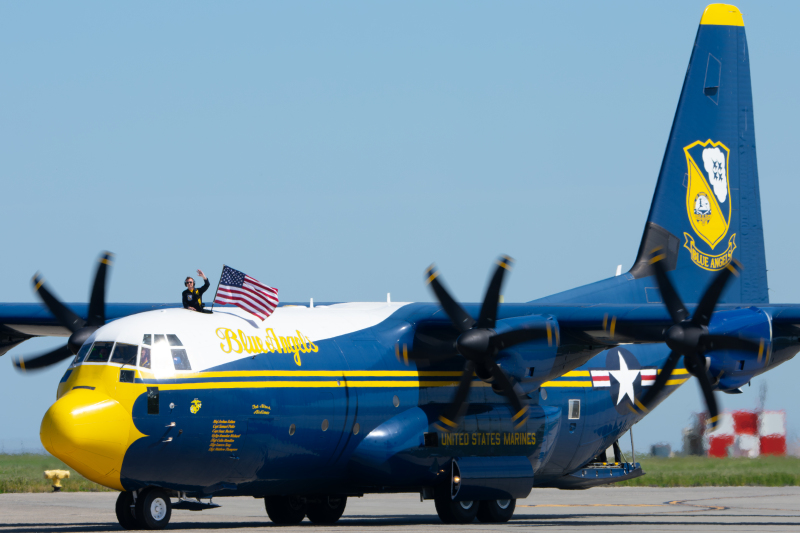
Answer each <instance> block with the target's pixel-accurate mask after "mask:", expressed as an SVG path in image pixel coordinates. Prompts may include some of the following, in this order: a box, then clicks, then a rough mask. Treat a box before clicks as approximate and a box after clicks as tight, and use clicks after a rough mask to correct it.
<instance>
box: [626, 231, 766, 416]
mask: <svg viewBox="0 0 800 533" xmlns="http://www.w3.org/2000/svg"><path fill="white" fill-rule="evenodd" d="M665 257H666V254H665V253H664V252H663V249H662V248H660V247H659V248H656V249H654V250H653V251H652V252H651V259H650V264H651V265H652V266H653V270H654V272H655V276H656V281H657V282H658V288H659V290H660V291H661V298H662V300H663V301H664V305H665V306H666V308H667V311H669V314H670V316H671V317H672V322H673V324H672V326H671V327H670V328H669V329H668V330H667V331H666V334H665V342H666V344H667V346H669V348H670V349H671V350H672V351H671V352H670V354H669V357H667V361H666V362H665V363H664V367H663V368H662V369H661V370H660V371H659V374H658V376H657V377H656V381H655V383H654V384H653V385H652V386H651V387H650V390H648V391H647V394H645V395H644V397H643V398H642V400H641V402H637V405H638V406H639V407H640V408H643V409H644V410H645V411H648V410H649V408H650V407H651V406H652V404H653V402H654V401H655V399H656V398H657V397H658V395H659V393H660V392H661V391H662V390H663V389H664V387H665V386H666V385H667V382H668V381H669V379H670V377H671V375H672V371H673V370H675V367H676V366H677V365H678V361H679V360H680V358H681V357H683V364H684V366H685V367H686V370H688V371H689V373H690V374H692V375H693V376H695V377H696V378H697V380H698V382H699V383H700V388H701V389H702V391H703V397H704V398H705V402H706V407H707V408H708V413H709V420H708V423H709V426H710V430H711V431H713V430H714V429H715V428H716V426H717V422H718V416H719V410H718V407H717V401H716V399H715V397H714V390H713V385H712V383H711V378H710V376H709V373H708V369H707V366H706V357H705V354H706V352H710V351H712V350H742V351H748V352H759V351H760V350H763V348H764V345H763V342H762V343H761V344H759V343H756V342H753V341H750V340H747V339H740V338H737V337H730V336H726V335H712V334H710V333H709V332H708V324H709V322H710V321H711V315H712V314H713V313H714V308H715V307H716V306H717V301H718V300H719V297H720V295H721V294H722V291H723V290H724V289H725V286H726V284H727V283H728V281H729V280H730V278H731V276H732V275H733V276H737V277H738V276H739V274H740V272H741V270H742V265H741V263H739V262H738V261H737V260H735V259H734V260H733V261H732V262H730V263H728V265H727V266H726V267H725V268H723V269H722V270H720V272H719V274H717V276H716V277H715V278H714V279H713V280H712V281H711V284H710V285H709V286H708V288H707V289H706V292H705V293H704V294H703V296H702V298H701V299H700V303H699V304H698V305H697V308H696V309H695V311H694V315H693V316H692V317H691V318H689V313H688V311H687V310H686V306H685V305H684V304H683V301H682V300H681V298H680V296H678V292H677V291H676V290H675V287H674V286H673V285H672V282H671V281H670V280H669V277H667V272H666V269H665V268H664V263H663V262H662V260H663V259H664V258H665Z"/></svg>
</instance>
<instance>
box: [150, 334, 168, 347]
mask: <svg viewBox="0 0 800 533" xmlns="http://www.w3.org/2000/svg"><path fill="white" fill-rule="evenodd" d="M153 337H154V338H153V340H154V341H155V342H154V344H155V345H156V346H161V345H162V344H164V343H166V342H167V337H166V336H165V335H153Z"/></svg>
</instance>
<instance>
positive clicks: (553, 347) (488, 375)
mask: <svg viewBox="0 0 800 533" xmlns="http://www.w3.org/2000/svg"><path fill="white" fill-rule="evenodd" d="M110 260H111V256H110V255H109V254H104V255H103V256H102V258H101V261H100V265H99V267H98V270H97V275H96V277H95V282H94V288H93V290H92V294H91V298H90V303H89V305H88V306H85V305H77V304H75V305H73V304H70V305H68V306H67V305H64V304H62V303H60V302H59V300H57V299H56V298H55V297H54V296H53V295H52V293H51V292H50V291H49V289H48V288H47V287H46V285H45V284H44V281H43V279H42V278H41V277H39V276H37V277H35V278H34V285H35V289H36V291H37V294H38V295H39V296H40V297H41V299H42V301H43V302H44V306H39V305H33V304H31V305H25V304H7V305H4V306H2V307H0V324H1V326H0V327H1V328H2V330H1V332H2V345H3V347H2V350H3V352H2V353H5V351H8V350H9V349H10V348H11V347H13V346H16V345H17V344H19V343H21V342H23V341H25V340H26V339H28V338H30V337H32V336H41V335H62V336H66V335H70V337H69V342H68V343H67V345H65V346H64V347H62V348H59V349H57V350H55V351H53V352H51V353H48V354H45V355H41V356H37V357H24V358H19V359H18V360H17V361H16V364H17V366H18V367H19V368H20V369H24V370H32V369H35V368H41V367H44V366H48V365H51V364H54V363H57V362H59V361H61V360H64V359H67V358H71V357H74V359H73V361H72V364H71V365H70V366H69V369H68V370H67V371H66V373H65V374H64V377H63V378H62V379H61V382H60V384H59V386H58V395H57V401H56V402H55V403H54V404H53V405H52V407H50V409H49V410H48V411H47V413H46V414H45V416H44V420H43V421H42V425H41V440H42V443H43V445H44V446H45V448H46V449H47V450H48V451H49V452H50V453H52V454H53V455H55V456H56V457H58V458H60V459H62V460H63V461H64V462H65V463H67V464H68V465H69V466H70V467H72V468H74V469H75V470H76V471H78V472H80V473H81V474H82V475H84V476H86V477H87V478H89V479H91V480H93V481H96V482H97V483H100V484H102V485H105V486H106V487H111V488H114V489H117V490H119V491H120V494H119V497H118V500H117V507H116V511H117V516H118V518H119V522H120V524H121V525H122V526H123V527H124V528H127V529H160V528H163V527H164V526H165V525H166V524H167V523H168V522H169V520H170V516H171V511H172V509H194V510H202V509H210V508H212V507H217V506H218V505H216V504H214V503H212V497H217V496H220V497H221V496H240V495H248V496H253V497H258V498H263V499H264V502H265V506H266V511H267V513H268V515H269V517H270V519H271V520H272V521H273V522H275V523H276V524H295V523H298V522H300V521H302V520H303V519H304V518H305V517H308V518H309V519H310V520H311V522H313V523H316V524H330V523H334V522H336V521H337V520H338V519H339V518H340V517H341V516H342V513H343V512H344V508H345V504H346V502H347V498H348V497H356V496H361V495H363V494H367V493H404V492H415V493H416V492H418V493H420V495H421V497H422V498H424V499H433V500H434V503H435V507H436V510H437V512H438V514H439V516H440V517H441V519H442V520H443V521H444V522H447V523H467V522H471V521H473V520H474V519H475V518H476V517H477V518H478V519H479V520H481V521H484V522H503V521H507V520H509V518H511V516H512V514H513V512H514V507H515V502H516V499H517V498H524V497H526V496H528V494H529V493H530V491H531V490H532V488H534V487H560V488H587V487H591V486H594V485H599V484H604V483H613V482H616V481H619V480H623V479H629V478H632V477H635V476H639V475H641V474H642V471H641V468H640V467H639V465H637V464H635V463H628V462H625V461H623V459H622V458H621V457H620V455H621V454H620V452H619V446H618V444H617V441H618V440H619V438H620V437H621V436H622V435H623V434H624V433H625V432H627V431H628V430H629V429H630V428H631V426H633V425H634V424H635V423H636V422H638V421H639V420H641V419H642V417H644V416H646V415H647V414H648V412H649V411H650V410H652V409H653V408H654V407H655V406H656V405H658V403H660V402H661V401H662V400H663V399H664V398H665V397H666V396H667V395H669V394H671V393H672V392H674V391H675V390H676V389H677V387H678V386H679V385H681V384H683V383H684V382H686V381H687V380H689V379H690V378H691V377H692V376H694V377H696V378H697V380H698V382H699V383H700V386H701V387H702V390H703V393H704V396H705V400H706V404H707V407H708V409H709V424H710V426H711V428H710V429H713V427H714V425H715V423H716V418H717V412H718V409H717V403H716V399H715V391H722V392H737V391H738V390H739V389H740V387H742V386H743V385H745V384H746V383H748V382H749V381H750V380H751V379H752V378H753V376H756V375H759V374H761V373H763V372H765V371H767V370H769V369H771V368H774V367H776V366H778V365H780V364H781V363H783V362H785V361H787V360H788V359H791V358H792V357H793V356H794V355H795V354H796V353H797V352H798V351H799V350H800V341H799V340H798V336H800V305H774V304H770V303H769V298H768V293H767V275H766V266H765V253H764V238H763V231H762V223H761V207H760V200H759V187H758V172H757V166H756V147H755V132H754V128H753V103H752V97H751V88H750V66H749V54H748V49H747V43H746V40H745V31H744V24H743V21H742V16H741V14H740V12H739V11H738V9H736V8H735V7H733V6H729V5H723V4H714V5H711V6H709V7H708V8H707V9H706V10H705V12H704V13H703V16H702V19H701V21H700V28H699V30H698V32H697V37H696V40H695V43H694V47H693V48H692V55H691V60H690V63H689V68H688V70H687V72H686V78H685V81H684V85H683V90H682V93H681V97H680V101H679V103H678V109H677V111H676V114H675V120H674V124H673V127H672V132H671V134H670V137H669V143H668V145H667V149H666V152H665V155H664V160H663V163H662V166H661V171H660V174H659V177H658V182H657V185H656V190H655V195H654V197H653V203H652V206H651V208H650V213H649V216H648V218H647V223H646V226H645V229H644V234H643V236H642V240H641V243H640V245H639V253H638V256H637V259H636V262H635V264H634V265H633V267H632V268H631V269H630V270H629V271H628V272H627V273H624V274H622V275H619V276H616V277H613V278H610V279H606V280H602V281H599V282H597V283H593V284H590V285H586V286H583V287H579V288H576V289H573V290H569V291H566V292H562V293H559V294H555V295H553V296H549V297H547V298H542V299H540V300H535V301H532V302H528V303H524V304H503V303H500V300H501V298H500V294H501V286H502V282H503V279H504V275H505V273H506V272H507V271H508V270H509V269H510V268H511V265H512V260H511V258H509V257H506V256H502V257H501V258H500V259H499V260H498V262H497V265H496V268H495V270H494V273H493V275H492V277H491V280H490V283H489V286H488V289H487V291H486V296H485V298H484V300H483V302H482V303H480V304H466V305H461V304H459V303H458V302H457V301H456V299H454V298H453V297H452V296H451V295H450V293H449V292H448V291H447V290H446V288H445V286H444V285H443V284H442V277H441V276H440V275H439V271H438V270H437V269H436V268H435V267H431V268H429V269H428V270H427V271H426V272H425V280H426V281H427V283H428V284H429V285H430V287H431V288H432V289H433V292H434V294H435V295H436V298H437V300H438V303H437V304H430V303H388V302H387V303H343V304H330V305H318V306H316V307H314V306H305V305H302V306H296V305H283V306H281V307H279V308H278V309H277V310H276V311H275V313H274V314H273V315H272V316H270V317H269V318H268V319H267V320H265V321H263V322H262V321H260V320H256V319H255V318H254V317H253V316H251V315H249V314H247V313H246V312H244V311H242V310H240V309H238V308H234V307H222V308H216V309H214V312H213V314H200V313H195V312H191V311H187V310H184V309H176V308H173V306H170V305H150V304H146V305H145V304H109V305H106V304H105V302H104V299H105V298H104V293H105V280H106V274H107V269H108V266H109V264H110ZM684 302H695V303H692V304H684ZM203 500H207V501H203Z"/></svg>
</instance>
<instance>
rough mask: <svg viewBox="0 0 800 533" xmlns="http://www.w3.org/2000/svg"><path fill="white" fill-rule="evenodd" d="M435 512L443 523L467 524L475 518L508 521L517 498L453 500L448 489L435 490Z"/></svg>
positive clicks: (486, 520)
mask: <svg viewBox="0 0 800 533" xmlns="http://www.w3.org/2000/svg"><path fill="white" fill-rule="evenodd" d="M433 501H434V504H435V505H436V513H437V514H438V515H439V518H440V519H441V520H442V522H444V523H445V524H469V523H471V522H473V521H474V520H475V518H477V519H478V520H479V521H481V522H486V523H499V522H508V521H509V520H510V519H511V517H512V516H513V515H514V509H515V508H516V506H517V500H514V499H509V500H484V501H460V502H457V501H454V500H453V498H452V497H451V496H450V491H449V490H441V491H436V493H435V496H434V500H433Z"/></svg>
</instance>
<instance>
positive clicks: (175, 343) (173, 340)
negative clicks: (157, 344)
mask: <svg viewBox="0 0 800 533" xmlns="http://www.w3.org/2000/svg"><path fill="white" fill-rule="evenodd" d="M167 339H169V345H170V346H183V344H181V341H180V340H179V339H178V336H177V335H167Z"/></svg>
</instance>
